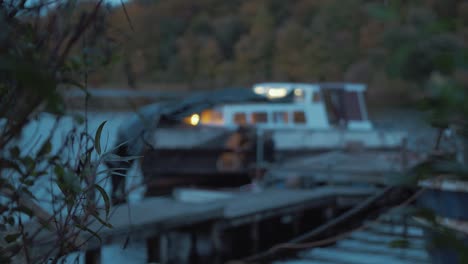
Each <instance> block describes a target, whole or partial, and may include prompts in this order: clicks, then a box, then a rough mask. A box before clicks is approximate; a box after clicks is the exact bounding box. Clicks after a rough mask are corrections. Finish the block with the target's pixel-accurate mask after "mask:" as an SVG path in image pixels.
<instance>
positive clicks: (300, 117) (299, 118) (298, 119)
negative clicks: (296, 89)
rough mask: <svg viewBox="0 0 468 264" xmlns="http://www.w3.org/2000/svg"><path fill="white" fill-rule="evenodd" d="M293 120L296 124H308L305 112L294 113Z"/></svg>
mask: <svg viewBox="0 0 468 264" xmlns="http://www.w3.org/2000/svg"><path fill="white" fill-rule="evenodd" d="M293 120H294V123H296V124H304V123H305V122H306V117H305V114H304V112H302V111H296V112H294V113H293Z"/></svg>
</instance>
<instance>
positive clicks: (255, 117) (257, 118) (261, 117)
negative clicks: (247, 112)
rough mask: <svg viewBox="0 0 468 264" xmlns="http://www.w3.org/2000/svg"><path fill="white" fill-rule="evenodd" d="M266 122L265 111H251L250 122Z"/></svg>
mask: <svg viewBox="0 0 468 264" xmlns="http://www.w3.org/2000/svg"><path fill="white" fill-rule="evenodd" d="M266 122H268V115H267V113H266V112H257V113H252V123H254V124H257V123H266Z"/></svg>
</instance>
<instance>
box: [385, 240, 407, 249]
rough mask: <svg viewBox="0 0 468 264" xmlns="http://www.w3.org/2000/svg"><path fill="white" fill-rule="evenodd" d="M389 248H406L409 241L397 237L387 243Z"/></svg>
mask: <svg viewBox="0 0 468 264" xmlns="http://www.w3.org/2000/svg"><path fill="white" fill-rule="evenodd" d="M389 246H390V247H391V248H408V247H409V246H410V242H409V241H408V240H406V239H397V240H393V241H391V242H390V245H389Z"/></svg>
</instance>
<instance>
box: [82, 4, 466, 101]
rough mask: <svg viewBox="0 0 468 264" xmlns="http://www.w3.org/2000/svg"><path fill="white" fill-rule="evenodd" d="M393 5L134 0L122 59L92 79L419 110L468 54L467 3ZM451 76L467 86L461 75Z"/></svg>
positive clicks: (112, 44) (114, 16)
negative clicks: (356, 92)
mask: <svg viewBox="0 0 468 264" xmlns="http://www.w3.org/2000/svg"><path fill="white" fill-rule="evenodd" d="M385 3H387V4H386V5H384V4H383V2H382V1H370V0H350V1H340V0H327V1H310V0H301V1H292V2H291V1H281V0H268V1H264V0H254V1H243V0H233V1H215V0H203V1H196V2H194V1H185V0H173V1H144V0H135V1H130V2H128V3H126V4H125V6H121V5H117V6H115V7H113V8H110V9H108V16H107V20H106V23H107V25H108V28H107V34H106V35H105V36H106V38H107V41H106V42H103V43H107V44H106V48H105V49H104V50H106V52H107V53H108V55H109V56H110V54H112V53H113V52H114V51H115V50H119V51H121V52H120V53H119V56H118V59H117V60H116V61H115V62H114V63H111V64H110V65H109V67H107V68H102V69H100V70H98V71H95V72H94V73H92V74H91V75H90V85H91V86H93V87H105V88H116V87H117V88H118V87H130V88H134V89H143V90H146V89H156V90H161V91H162V90H189V91H190V90H196V89H216V88H224V87H229V86H242V87H244V86H246V87H249V86H250V85H252V84H253V83H256V82H262V81H295V82H319V81H320V82H327V81H332V82H335V81H347V82H364V83H366V84H368V85H369V92H368V94H369V99H370V100H369V101H370V102H374V101H378V102H379V103H384V104H385V103H387V102H394V104H396V105H401V104H411V103H413V102H414V99H415V98H419V97H421V93H422V91H421V89H419V87H421V86H422V85H423V82H422V81H421V78H422V77H421V76H422V75H423V74H427V73H428V72H431V71H432V70H434V69H439V68H441V67H442V68H443V67H445V68H447V67H451V66H450V65H449V64H450V60H451V58H450V57H451V54H450V49H452V47H454V46H457V45H459V44H460V43H461V45H462V46H464V47H466V46H467V33H466V32H467V21H466V20H467V19H466V17H468V4H467V3H466V2H464V1H431V0H424V1H414V2H411V3H407V2H406V1H385ZM129 21H130V22H129ZM426 31H427V32H426ZM421 32H425V33H421ZM454 39H455V40H454ZM420 41H424V42H426V44H421V43H419V42H420ZM431 41H432V42H437V43H436V44H434V45H432V44H427V43H429V42H431ZM454 42H456V43H454ZM457 43H458V44H457ZM398 45H401V47H399V46H398ZM116 47H118V48H116ZM114 49H115V50H114ZM447 51H448V52H447ZM106 56H107V55H106ZM109 58H110V57H109ZM439 66H441V67H439ZM447 70H450V69H447ZM465 73H466V72H465ZM453 74H454V75H456V76H457V78H461V79H465V80H464V81H467V80H466V77H463V75H464V73H463V72H460V71H459V72H456V73H453Z"/></svg>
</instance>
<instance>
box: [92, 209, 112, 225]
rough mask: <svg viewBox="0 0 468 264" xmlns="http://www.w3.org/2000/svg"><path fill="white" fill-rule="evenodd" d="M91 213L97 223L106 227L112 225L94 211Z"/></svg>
mask: <svg viewBox="0 0 468 264" xmlns="http://www.w3.org/2000/svg"><path fill="white" fill-rule="evenodd" d="M92 215H93V216H94V218H96V220H98V221H99V223H101V224H102V225H103V226H106V227H108V228H113V226H112V225H111V224H110V223H109V222H106V221H104V220H103V219H102V218H101V217H99V215H98V214H97V213H96V212H93V213H92Z"/></svg>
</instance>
